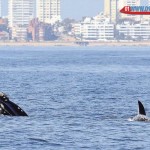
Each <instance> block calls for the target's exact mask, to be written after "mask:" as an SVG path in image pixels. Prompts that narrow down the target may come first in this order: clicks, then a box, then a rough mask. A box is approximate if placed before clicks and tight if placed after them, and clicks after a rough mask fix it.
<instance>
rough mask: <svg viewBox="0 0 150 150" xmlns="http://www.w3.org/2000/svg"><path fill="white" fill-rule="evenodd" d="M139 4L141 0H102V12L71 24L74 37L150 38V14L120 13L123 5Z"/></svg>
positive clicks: (90, 39)
mask: <svg viewBox="0 0 150 150" xmlns="http://www.w3.org/2000/svg"><path fill="white" fill-rule="evenodd" d="M140 5H143V2H142V0H104V12H102V13H100V14H98V15H97V16H95V17H86V18H84V19H83V20H82V21H80V22H78V23H75V24H73V29H72V32H73V34H74V36H75V37H76V39H78V40H87V41H109V40H132V41H140V40H150V15H128V14H122V13H120V10H121V9H122V8H123V7H124V6H140ZM146 5H147V6H150V0H147V3H146Z"/></svg>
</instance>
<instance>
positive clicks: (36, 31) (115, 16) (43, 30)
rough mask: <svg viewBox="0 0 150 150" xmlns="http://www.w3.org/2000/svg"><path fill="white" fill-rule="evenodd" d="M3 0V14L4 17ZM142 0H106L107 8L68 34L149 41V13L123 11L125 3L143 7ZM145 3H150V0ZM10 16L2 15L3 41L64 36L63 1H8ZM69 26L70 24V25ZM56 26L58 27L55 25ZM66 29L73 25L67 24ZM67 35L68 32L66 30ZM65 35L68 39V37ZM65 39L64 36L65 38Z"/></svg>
mask: <svg viewBox="0 0 150 150" xmlns="http://www.w3.org/2000/svg"><path fill="white" fill-rule="evenodd" d="M2 1H3V2H4V1H5V0H0V16H2V10H1V9H2ZM142 1H143V0H104V11H103V12H102V13H100V14H98V15H97V16H95V17H86V18H84V19H83V20H82V21H80V22H76V23H73V22H72V24H71V26H72V30H71V32H70V31H68V35H69V36H72V37H73V38H75V39H77V40H81V41H82V40H84V41H110V40H117V41H118V40H132V41H140V40H150V15H127V14H122V13H120V10H121V9H122V8H123V7H124V6H140V5H142V4H143V3H142ZM144 1H146V5H147V6H149V5H150V0H144ZM6 2H8V17H7V18H0V40H12V41H48V40H54V39H56V34H55V33H54V32H55V31H57V33H58V35H61V34H59V33H61V32H62V31H63V26H62V24H61V13H60V5H61V4H60V0H8V1H5V3H6ZM67 26H68V25H67ZM56 27H59V29H58V28H56ZM67 28H70V26H68V27H67ZM66 34H67V33H66ZM64 38H66V39H68V37H65V36H64ZM62 39H63V38H62Z"/></svg>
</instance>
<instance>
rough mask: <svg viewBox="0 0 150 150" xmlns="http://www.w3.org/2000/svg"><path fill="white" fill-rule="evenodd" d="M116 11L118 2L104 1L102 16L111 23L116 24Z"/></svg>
mask: <svg viewBox="0 0 150 150" xmlns="http://www.w3.org/2000/svg"><path fill="white" fill-rule="evenodd" d="M117 11H118V0H105V1H104V15H105V16H106V17H109V18H110V20H111V22H113V23H116V21H117V13H118V12H117Z"/></svg>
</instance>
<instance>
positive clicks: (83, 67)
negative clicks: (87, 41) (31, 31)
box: [0, 46, 150, 150]
mask: <svg viewBox="0 0 150 150" xmlns="http://www.w3.org/2000/svg"><path fill="white" fill-rule="evenodd" d="M0 91H3V92H5V93H7V94H8V95H9V97H10V99H11V100H12V101H13V102H15V103H17V104H18V105H19V106H20V107H21V108H23V109H24V110H25V111H26V112H27V113H28V115H29V117H6V116H1V117H0V149H2V150H20V149H23V150H31V149H38V150H82V149H83V150H149V149H150V142H149V137H150V123H149V122H130V121H128V118H130V117H132V116H135V115H136V114H137V101H138V100H141V101H142V102H143V104H144V105H145V108H146V111H147V115H149V116H150V49H149V47H135V46H132V47H127V46H122V47H113V46H109V47H104V46H101V47H8V46H5V47H0Z"/></svg>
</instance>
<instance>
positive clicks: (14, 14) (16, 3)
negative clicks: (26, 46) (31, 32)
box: [8, 0, 34, 40]
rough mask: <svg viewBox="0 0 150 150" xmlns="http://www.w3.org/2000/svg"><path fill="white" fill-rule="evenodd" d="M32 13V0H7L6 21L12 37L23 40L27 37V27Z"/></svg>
mask: <svg viewBox="0 0 150 150" xmlns="http://www.w3.org/2000/svg"><path fill="white" fill-rule="evenodd" d="M33 15H34V1H33V0H9V1H8V16H9V17H8V21H9V27H10V28H11V29H12V39H16V40H25V39H26V38H27V27H28V25H29V21H30V20H31V19H32V18H33Z"/></svg>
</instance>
